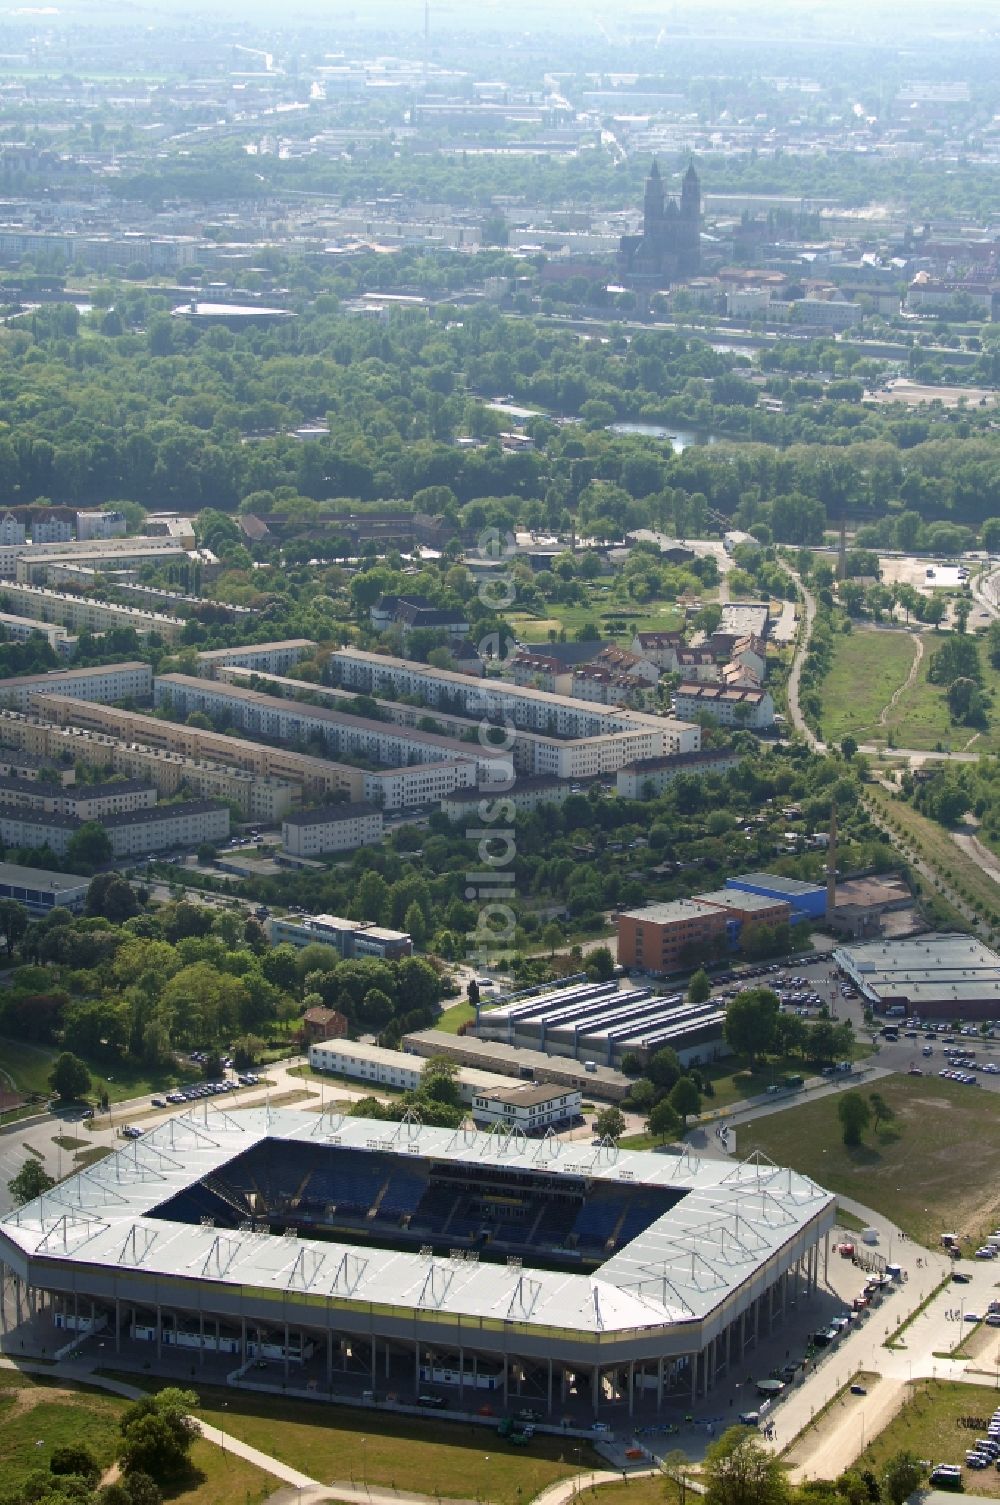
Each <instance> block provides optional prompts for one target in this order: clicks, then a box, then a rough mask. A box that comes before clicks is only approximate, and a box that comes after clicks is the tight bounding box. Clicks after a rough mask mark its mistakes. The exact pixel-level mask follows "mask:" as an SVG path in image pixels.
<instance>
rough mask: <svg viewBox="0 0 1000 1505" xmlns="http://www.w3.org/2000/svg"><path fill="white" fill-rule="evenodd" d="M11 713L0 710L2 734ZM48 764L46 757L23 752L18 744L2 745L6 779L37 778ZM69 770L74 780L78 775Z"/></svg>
mask: <svg viewBox="0 0 1000 1505" xmlns="http://www.w3.org/2000/svg"><path fill="white" fill-rule="evenodd" d="M9 714H10V712H8V711H0V735H2V734H3V732H4V730H5V728H4V727H3V724H2V723H3V720H4V718H5V717H7V716H8V715H9ZM46 766H47V764H46V759H45V758H37V757H35V755H34V754H33V753H28V752H23V751H22V750H20V749H19V748H17V747H16V746H15V747H0V775H2V776H3V777H4V778H5V779H37V778H38V777H39V775H40V774H41V771H42V769H43V768H45V767H46ZM67 772H68V774H69V777H70V781H72V780H73V779H74V778H75V777H76V775H75V774H74V773H73V771H72V769H68V770H67Z"/></svg>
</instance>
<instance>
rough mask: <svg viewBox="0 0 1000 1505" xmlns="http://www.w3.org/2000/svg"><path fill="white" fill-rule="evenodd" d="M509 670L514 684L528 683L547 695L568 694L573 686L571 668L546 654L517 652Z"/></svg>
mask: <svg viewBox="0 0 1000 1505" xmlns="http://www.w3.org/2000/svg"><path fill="white" fill-rule="evenodd" d="M511 671H512V677H513V680H514V683H515V685H518V686H520V685H530V686H532V687H533V688H534V689H536V690H544V691H545V692H546V693H547V694H549V695H568V694H569V693H570V692H571V690H572V688H573V671H572V669H570V668H569V667H567V665H566V664H564V663H562V662H561V661H560V660H559V659H557V658H552V657H550V656H549V655H547V654H542V653H526V652H522V653H517V654H515V655H514V658H513V660H512V661H511Z"/></svg>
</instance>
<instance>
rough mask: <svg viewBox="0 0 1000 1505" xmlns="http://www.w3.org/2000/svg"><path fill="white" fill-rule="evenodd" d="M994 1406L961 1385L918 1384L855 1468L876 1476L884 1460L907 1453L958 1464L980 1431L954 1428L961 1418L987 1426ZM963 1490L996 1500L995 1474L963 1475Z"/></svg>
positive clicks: (990, 1397) (976, 1388)
mask: <svg viewBox="0 0 1000 1505" xmlns="http://www.w3.org/2000/svg"><path fill="white" fill-rule="evenodd" d="M996 1402H997V1396H996V1392H995V1391H993V1390H989V1389H986V1388H984V1387H983V1386H981V1385H962V1384H959V1383H956V1382H952V1381H945V1380H921V1381H919V1383H917V1384H915V1385H914V1386H913V1390H912V1395H911V1397H910V1399H909V1400H908V1401H907V1402H906V1404H905V1405H904V1406H903V1408H902V1410H901V1411H900V1412H899V1413H898V1415H897V1416H896V1417H895V1418H894V1419H893V1420H892V1421H891V1422H890V1423H889V1425H888V1426H887V1427H886V1428H885V1430H884V1431H883V1432H880V1433H879V1435H878V1436H877V1437H876V1438H874V1439H873V1441H872V1442H870V1443H869V1445H868V1447H867V1448H866V1449H865V1451H864V1452H863V1453H862V1454H861V1457H860V1458H859V1459H858V1461H857V1463H856V1465H855V1467H856V1468H858V1469H866V1468H870V1469H871V1470H872V1472H873V1473H875V1474H879V1473H880V1472H881V1470H882V1469H883V1468H884V1466H885V1463H886V1460H887V1459H888V1458H891V1457H892V1455H893V1454H894V1453H898V1452H899V1451H900V1449H902V1448H906V1449H907V1450H908V1451H909V1452H911V1453H915V1454H916V1456H917V1457H918V1458H928V1459H929V1460H930V1462H931V1464H935V1463H958V1464H960V1465H961V1464H963V1463H964V1459H965V1450H966V1448H967V1447H968V1446H969V1443H970V1442H972V1441H974V1440H975V1438H976V1437H982V1436H984V1435H985V1431H984V1430H979V1429H973V1430H971V1431H970V1430H969V1429H968V1428H966V1427H962V1426H959V1421H960V1419H961V1418H962V1417H966V1416H975V1417H979V1418H980V1419H981V1420H983V1421H987V1420H988V1419H989V1417H990V1416H991V1415H992V1414H993V1410H994V1407H995V1405H996ZM965 1487H966V1489H968V1490H969V1491H970V1492H971V1493H973V1494H977V1495H992V1496H994V1497H1000V1473H997V1471H996V1469H994V1468H984V1469H982V1470H980V1471H979V1472H976V1473H973V1471H972V1470H971V1469H968V1470H966V1471H965Z"/></svg>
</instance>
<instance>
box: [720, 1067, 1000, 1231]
mask: <svg viewBox="0 0 1000 1505" xmlns="http://www.w3.org/2000/svg"><path fill="white" fill-rule="evenodd" d="M878 1090H879V1092H880V1093H881V1094H882V1096H883V1097H884V1098H885V1100H886V1102H888V1103H889V1105H890V1107H891V1108H893V1109H894V1111H895V1114H896V1118H895V1121H894V1122H892V1123H889V1124H883V1125H882V1126H881V1128H880V1129H879V1132H878V1133H877V1134H875V1133H873V1132H872V1131H871V1130H868V1132H867V1133H866V1135H865V1140H864V1143H863V1144H861V1145H859V1146H857V1147H856V1148H853V1149H851V1148H848V1147H847V1146H846V1145H845V1144H844V1143H843V1141H842V1136H841V1128H840V1121H839V1119H838V1117H837V1102H838V1095H837V1094H832V1095H831V1096H829V1097H824V1098H819V1099H817V1100H815V1101H813V1102H811V1103H804V1104H803V1105H802V1106H801V1107H797V1108H789V1109H787V1110H786V1111H784V1112H782V1113H774V1114H771V1115H769V1116H768V1117H766V1118H761V1119H757V1120H755V1121H754V1122H752V1123H749V1124H746V1125H744V1126H742V1127H741V1128H739V1129H738V1130H737V1135H736V1144H737V1152H738V1154H739V1155H740V1157H741V1158H742V1157H743V1156H746V1155H749V1154H750V1153H751V1152H752V1151H753V1150H763V1151H764V1152H765V1153H766V1154H768V1155H770V1157H771V1159H772V1160H774V1161H776V1162H777V1164H778V1165H789V1166H792V1167H793V1169H795V1170H797V1171H803V1172H804V1173H805V1174H806V1175H808V1176H812V1177H813V1178H814V1180H816V1181H818V1182H819V1183H820V1185H821V1186H826V1187H828V1188H829V1189H830V1190H831V1191H834V1192H839V1193H841V1194H843V1195H844V1196H848V1197H856V1198H857V1200H858V1201H859V1202H863V1203H864V1204H865V1205H866V1206H869V1207H874V1208H877V1209H878V1210H879V1211H880V1212H882V1213H884V1214H885V1215H886V1216H887V1217H889V1218H892V1219H893V1221H894V1222H896V1223H897V1224H898V1225H899V1227H900V1228H902V1229H903V1230H904V1231H905V1232H906V1233H908V1234H909V1235H910V1236H911V1237H912V1238H915V1239H918V1240H919V1241H920V1242H921V1243H924V1244H928V1245H932V1244H936V1243H937V1241H938V1236H939V1234H940V1232H941V1230H942V1228H949V1229H950V1228H954V1229H955V1230H956V1231H957V1232H958V1233H960V1234H963V1235H965V1236H967V1237H978V1236H979V1235H981V1234H982V1233H983V1232H985V1231H986V1230H987V1228H994V1227H996V1226H997V1222H998V1212H1000V1181H998V1177H997V1170H998V1167H1000V1113H998V1112H997V1111H996V1106H995V1103H994V1100H993V1098H992V1097H990V1099H989V1101H988V1102H987V1101H984V1098H985V1094H984V1093H983V1092H981V1091H977V1090H976V1089H975V1088H973V1087H965V1086H962V1085H961V1084H959V1083H957V1082H944V1081H941V1080H940V1079H939V1078H938V1077H908V1076H892V1077H885V1078H883V1079H882V1080H880V1081H879V1083H878Z"/></svg>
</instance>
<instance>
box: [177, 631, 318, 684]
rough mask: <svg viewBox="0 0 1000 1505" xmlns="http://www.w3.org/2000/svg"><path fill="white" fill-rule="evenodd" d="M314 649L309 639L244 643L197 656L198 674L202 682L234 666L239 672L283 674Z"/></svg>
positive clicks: (314, 645)
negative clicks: (236, 646) (246, 670)
mask: <svg viewBox="0 0 1000 1505" xmlns="http://www.w3.org/2000/svg"><path fill="white" fill-rule="evenodd" d="M316 647H317V644H316V643H314V642H313V641H312V639H311V638H288V639H287V640H285V641H283V642H277V643H246V644H244V645H243V647H241V648H209V649H206V650H205V651H204V652H203V653H199V654H198V673H199V675H201V676H203V677H204V678H205V679H217V678H218V675H219V670H220V669H221V668H223V667H225V666H229V665H235V666H236V667H237V668H240V669H259V670H262V671H264V672H266V673H268V674H285V673H286V672H287V671H288V670H289V669H291V668H292V667H293V666H294V665H295V664H297V663H300V662H301V660H302V659H304V658H308V657H309V655H310V654H311V653H314V652H315V651H316Z"/></svg>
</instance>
